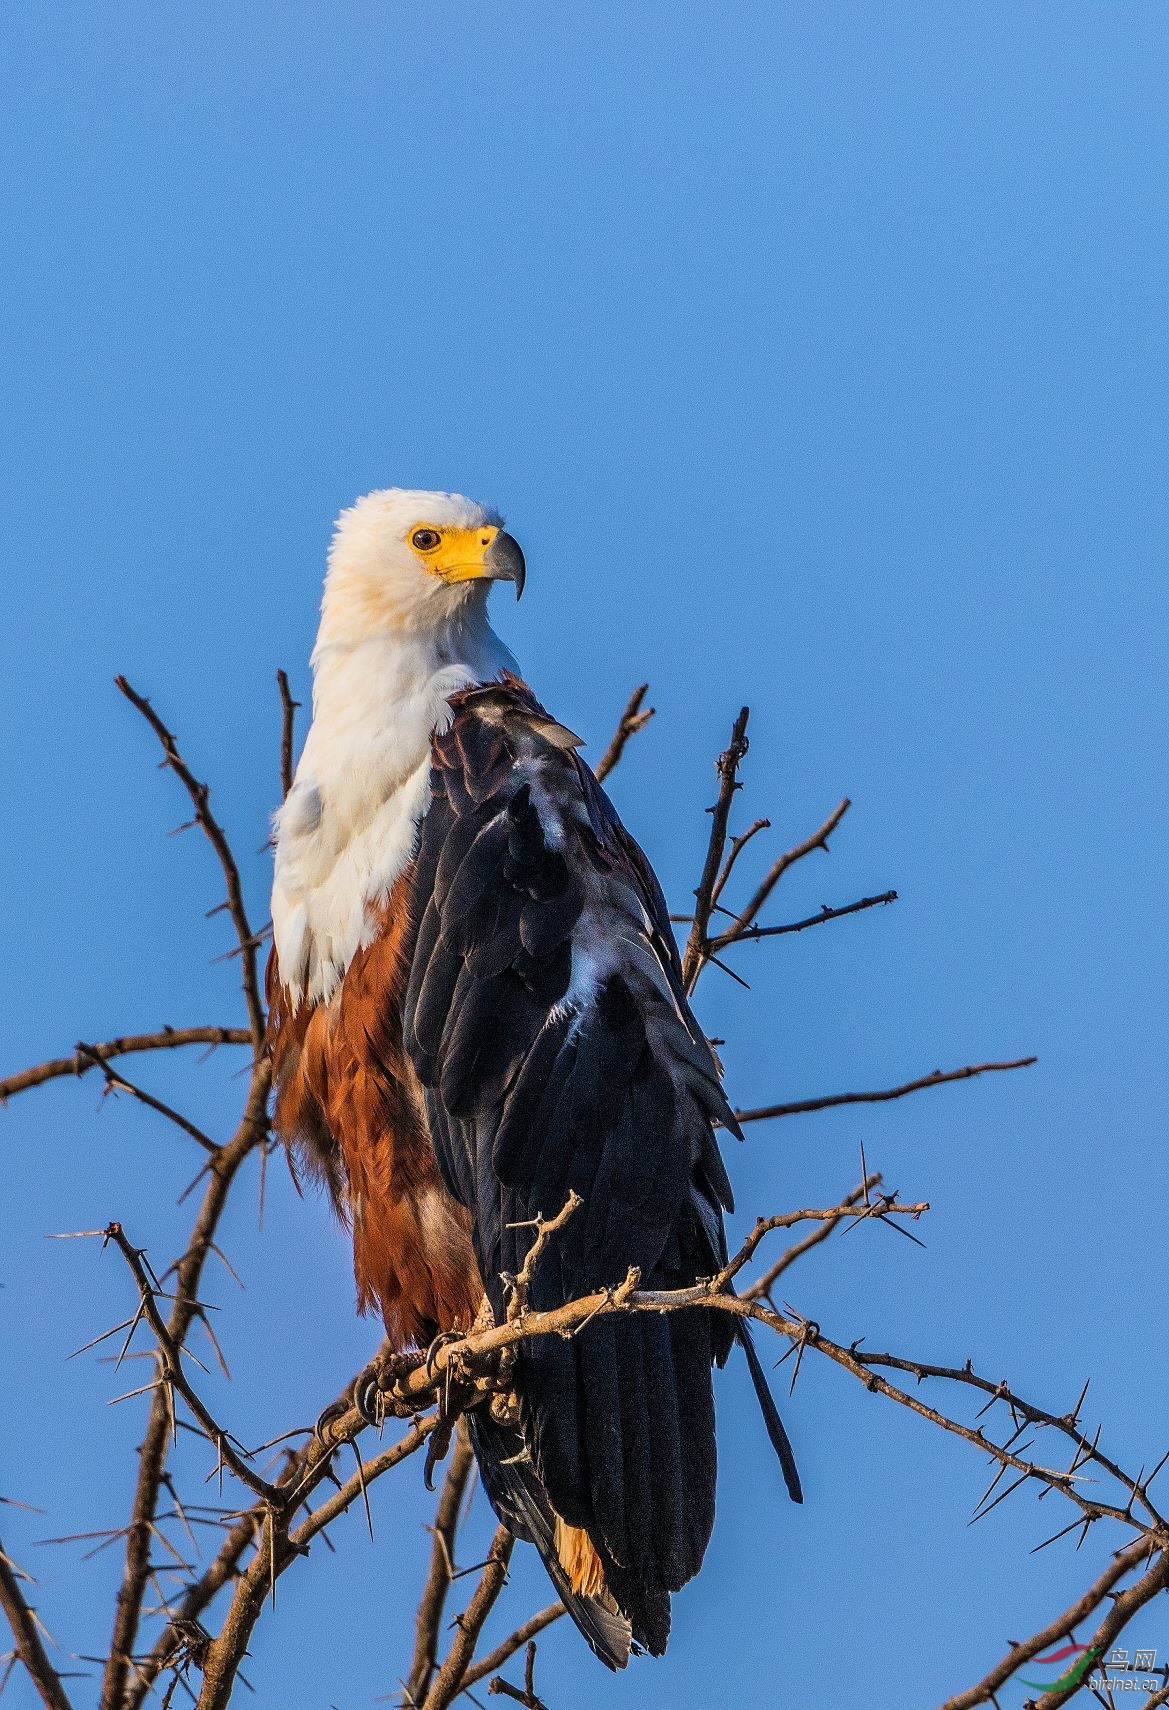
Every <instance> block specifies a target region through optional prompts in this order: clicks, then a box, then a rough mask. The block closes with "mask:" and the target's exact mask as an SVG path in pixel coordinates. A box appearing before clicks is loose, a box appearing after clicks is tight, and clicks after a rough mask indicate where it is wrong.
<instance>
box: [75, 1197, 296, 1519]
mask: <svg viewBox="0 0 1169 1710" xmlns="http://www.w3.org/2000/svg"><path fill="white" fill-rule="evenodd" d="M105 1236H106V1239H107V1241H112V1242H113V1244H114V1245H115V1246H116V1247H117V1249H118V1251H119V1252H120V1253H121V1255H122V1257H123V1258H124V1259H125V1261H126V1263H127V1265H128V1266H129V1267H130V1273H131V1275H132V1276H133V1278H134V1281H135V1282H136V1283H137V1285H138V1293H139V1296H140V1298H141V1302H142V1311H143V1316H144V1317H145V1319H146V1322H147V1323H148V1324H149V1326H150V1328H151V1330H152V1331H153V1332H154V1338H155V1341H156V1342H157V1343H158V1351H159V1363H160V1373H161V1376H162V1377H163V1378H164V1379H165V1381H166V1382H167V1383H168V1384H171V1385H173V1387H174V1388H175V1389H177V1390H178V1392H179V1394H180V1395H181V1396H182V1398H183V1400H184V1401H185V1402H186V1404H187V1406H188V1407H189V1408H190V1410H191V1412H192V1413H193V1414H194V1415H195V1418H196V1419H197V1420H198V1421H199V1423H200V1425H201V1426H202V1427H203V1430H204V1431H205V1432H206V1434H207V1437H208V1439H209V1441H210V1442H212V1443H214V1445H215V1448H216V1451H217V1453H218V1455H219V1457H220V1460H221V1461H222V1462H223V1464H224V1465H225V1466H228V1467H230V1468H231V1470H232V1472H233V1473H234V1474H235V1476H236V1478H238V1479H239V1480H240V1482H241V1484H245V1485H246V1486H247V1488H248V1489H249V1490H250V1491H251V1492H252V1494H253V1495H254V1496H258V1497H259V1498H260V1499H261V1501H263V1502H268V1503H273V1504H279V1501H280V1492H279V1491H278V1489H277V1488H276V1487H275V1486H274V1485H271V1484H269V1483H268V1481H267V1479H264V1478H261V1477H260V1475H259V1474H258V1473H255V1472H253V1471H252V1469H251V1467H250V1466H249V1465H248V1463H247V1461H246V1460H245V1459H244V1457H243V1456H242V1455H240V1454H237V1452H236V1450H235V1448H234V1447H233V1443H232V1438H231V1436H230V1434H229V1433H228V1432H227V1431H225V1430H224V1429H223V1427H222V1426H221V1425H219V1424H217V1423H216V1421H215V1420H214V1419H213V1418H212V1416H211V1413H210V1411H209V1410H208V1408H207V1406H206V1404H205V1403H204V1401H203V1400H202V1398H201V1397H200V1396H199V1394H198V1392H197V1391H196V1390H195V1388H194V1386H193V1384H192V1383H191V1381H190V1379H189V1378H188V1377H187V1374H186V1372H185V1371H184V1370H183V1359H182V1355H183V1349H182V1344H181V1343H178V1342H176V1341H175V1340H174V1338H173V1337H172V1336H171V1334H170V1331H169V1330H168V1328H167V1326H166V1324H165V1323H164V1322H163V1317H162V1314H161V1313H160V1312H159V1310H158V1303H157V1298H156V1290H155V1287H154V1285H153V1283H152V1282H151V1279H150V1277H149V1276H148V1275H147V1271H146V1266H145V1264H144V1263H143V1258H142V1253H141V1251H140V1250H139V1249H138V1248H137V1247H135V1246H134V1244H133V1243H132V1242H131V1241H130V1239H129V1237H128V1236H127V1234H126V1231H125V1230H124V1229H123V1228H122V1225H121V1224H120V1223H111V1224H110V1225H109V1226H108V1227H107V1229H106V1231H105ZM192 1305H193V1307H194V1309H195V1310H200V1309H199V1308H198V1305H197V1303H192Z"/></svg>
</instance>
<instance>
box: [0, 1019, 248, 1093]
mask: <svg viewBox="0 0 1169 1710" xmlns="http://www.w3.org/2000/svg"><path fill="white" fill-rule="evenodd" d="M251 1043H252V1036H251V1033H250V1032H249V1031H248V1029H247V1028H246V1027H163V1028H160V1029H159V1031H158V1032H157V1033H126V1034H123V1035H122V1037H121V1038H120V1039H107V1040H106V1042H105V1043H104V1044H102V1045H78V1047H77V1049H76V1051H75V1052H74V1053H73V1055H72V1056H71V1057H51V1058H50V1059H49V1061H48V1062H47V1063H37V1064H35V1065H34V1067H33V1068H31V1069H21V1070H20V1072H19V1073H18V1074H15V1075H9V1076H8V1077H7V1079H5V1080H2V1081H0V1104H7V1102H8V1100H9V1099H10V1098H12V1097H13V1095H14V1094H16V1093H21V1092H26V1091H27V1090H28V1089H29V1088H30V1087H40V1086H44V1084H45V1082H46V1081H53V1080H57V1079H59V1078H60V1077H61V1076H63V1075H84V1074H87V1073H88V1071H89V1070H90V1069H93V1068H95V1067H96V1066H97V1065H98V1063H105V1062H108V1061H109V1060H110V1058H112V1057H125V1056H129V1054H130V1053H131V1052H133V1051H168V1050H171V1049H172V1048H173V1047H175V1046H178V1045H211V1046H215V1045H250V1044H251Z"/></svg>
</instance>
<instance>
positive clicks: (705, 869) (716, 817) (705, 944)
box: [682, 707, 751, 996]
mask: <svg viewBox="0 0 1169 1710" xmlns="http://www.w3.org/2000/svg"><path fill="white" fill-rule="evenodd" d="M750 717H751V709H750V707H742V708H740V710H739V716H738V717H737V718H736V720H735V722H734V725H733V727H732V729H731V740H730V742H729V743H728V745H727V746H726V748H724V749H723V751H722V753H721V754H720V755H719V757H718V760H717V761H716V762H715V770H716V771H717V773H718V796H717V799H716V800H715V803H714V806H713V807H711V808H709V809H708V810H707V811H708V812H709V814H710V816H711V817H710V836H709V838H708V840H707V845H706V859H705V860H704V861H703V864H702V877H701V878H700V879H699V881H698V889H697V890H696V891H695V893H694V920H693V923H692V924H691V927H690V935H689V937H688V938H687V940H686V949H685V951H684V952H683V955H682V985H683V987H684V989H685V991H686V994H687V996H689V995H690V993H691V992H692V991H693V990H694V987H695V986H696V985H697V983H698V976H699V975H700V974H701V972H702V970H703V968H704V967H705V965H706V962H707V959H708V956H709V943H710V940H709V927H710V916H711V913H712V911H713V908H714V901H715V895H714V893H715V886H716V885H717V884H718V878H719V873H720V872H721V870H722V862H723V852H724V850H725V849H726V846H727V823H728V821H729V819H730V816H731V803H732V802H733V801H734V797H735V791H736V790H737V789H738V787H739V783H738V773H739V767H740V765H741V764H742V762H743V759H744V757H745V756H746V753H747V748H748V746H749V744H748V742H747V721H748V720H749V719H750Z"/></svg>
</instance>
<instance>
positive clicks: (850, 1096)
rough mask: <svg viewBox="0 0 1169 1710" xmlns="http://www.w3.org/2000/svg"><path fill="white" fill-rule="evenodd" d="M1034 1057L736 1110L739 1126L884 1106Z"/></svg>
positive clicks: (1028, 1061)
mask: <svg viewBox="0 0 1169 1710" xmlns="http://www.w3.org/2000/svg"><path fill="white" fill-rule="evenodd" d="M1038 1061H1039V1059H1038V1057H1017V1058H1016V1059H1015V1061H1014V1062H1011V1063H968V1064H967V1065H966V1067H965V1068H963V1069H946V1070H942V1069H935V1070H934V1071H933V1073H932V1074H930V1075H922V1076H921V1078H920V1079H919V1080H916V1081H906V1082H905V1083H904V1085H902V1086H899V1087H885V1088H884V1089H883V1090H882V1091H880V1092H850V1093H830V1094H829V1095H828V1096H827V1097H826V1098H804V1099H799V1100H797V1101H796V1103H794V1104H767V1105H761V1106H760V1107H759V1108H758V1109H757V1110H736V1112H735V1117H736V1120H737V1121H739V1122H767V1121H769V1120H770V1119H771V1118H772V1117H773V1116H802V1115H803V1114H804V1112H805V1111H809V1110H828V1109H829V1108H830V1107H831V1106H833V1105H837V1104H884V1103H885V1102H886V1101H887V1100H888V1099H892V1098H905V1097H906V1096H907V1095H908V1094H909V1093H915V1092H922V1091H923V1090H924V1089H925V1088H926V1087H940V1086H942V1085H944V1084H945V1082H947V1081H968V1080H971V1079H972V1078H973V1077H974V1076H975V1075H990V1074H998V1073H1001V1072H1002V1071H1004V1070H1006V1069H1029V1068H1030V1067H1031V1065H1032V1064H1033V1063H1037V1062H1038Z"/></svg>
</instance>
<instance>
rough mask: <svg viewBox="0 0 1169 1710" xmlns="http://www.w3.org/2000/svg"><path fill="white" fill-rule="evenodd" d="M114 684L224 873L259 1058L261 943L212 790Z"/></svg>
mask: <svg viewBox="0 0 1169 1710" xmlns="http://www.w3.org/2000/svg"><path fill="white" fill-rule="evenodd" d="M114 681H115V682H116V683H117V686H118V688H119V689H120V690H121V691H122V693H123V694H124V695H125V697H126V699H127V700H128V701H129V702H130V704H131V706H133V707H137V709H138V711H139V712H140V713H141V714H142V716H143V718H144V719H145V720H146V722H147V724H149V726H150V728H151V730H153V732H154V734H155V736H157V738H158V740H159V742H160V743H161V744H162V751H163V754H164V756H165V759H164V761H163V764H164V765H165V766H169V768H170V770H171V771H172V772H173V773H174V774H175V777H176V778H178V780H179V782H180V783H181V784H182V786H183V788H184V789H185V790H186V792H187V794H188V796H190V798H191V805H192V807H193V808H194V809H195V823H196V824H197V825H199V826H200V827H201V828H202V830H203V832H204V834H205V836H206V838H207V840H208V842H209V843H210V844H211V847H212V848H213V849H214V851H215V854H216V857H217V858H218V861H219V865H220V867H221V868H222V869H223V879H224V883H225V885H226V886H227V910H228V913H229V914H230V915H231V921H232V925H233V926H234V927H235V935H236V938H237V939H238V941H239V954H240V961H241V965H242V968H243V989H244V1003H245V1005H246V1007H247V1012H248V1024H249V1026H250V1028H251V1034H252V1043H253V1045H254V1046H255V1049H256V1052H257V1054H258V1053H259V1052H260V1051H262V1050H263V1048H264V1028H265V1025H266V1017H265V1014H264V1004H263V1000H262V998H261V996H260V974H259V965H258V962H257V956H256V952H257V950H258V948H259V944H260V940H259V938H258V937H257V936H256V934H255V933H254V932H253V930H252V927H251V923H250V922H249V920H248V911H247V908H246V906H245V904H244V888H243V883H242V881H241V879H240V873H239V864H238V863H237V861H236V858H235V855H234V853H233V852H232V848H231V844H230V843H229V842H228V841H227V834H226V833H225V831H224V830H223V827H222V826H221V825H220V823H219V821H218V820H217V819H216V817H215V815H214V814H213V813H212V812H211V805H210V804H211V790H210V787H209V786H208V785H207V784H203V783H200V781H199V779H198V778H196V776H195V774H194V773H193V772H192V771H191V768H190V767H189V766H188V765H187V763H186V761H185V760H184V759H183V757H182V755H181V754H180V753H179V746H178V743H177V742H176V740H175V738H174V736H173V735H172V733H171V732H170V731H169V730H168V729H167V727H166V725H165V724H164V723H163V722H162V720H161V719H160V718H159V716H158V714H157V713H156V712H155V710H154V708H153V707H152V706H151V704H150V702H149V701H148V700H147V699H146V697H145V695H140V694H139V693H138V691H137V689H135V688H134V687H133V685H132V684H131V683H129V682H128V681H127V680H126V678H125V677H116V678H115V679H114Z"/></svg>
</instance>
